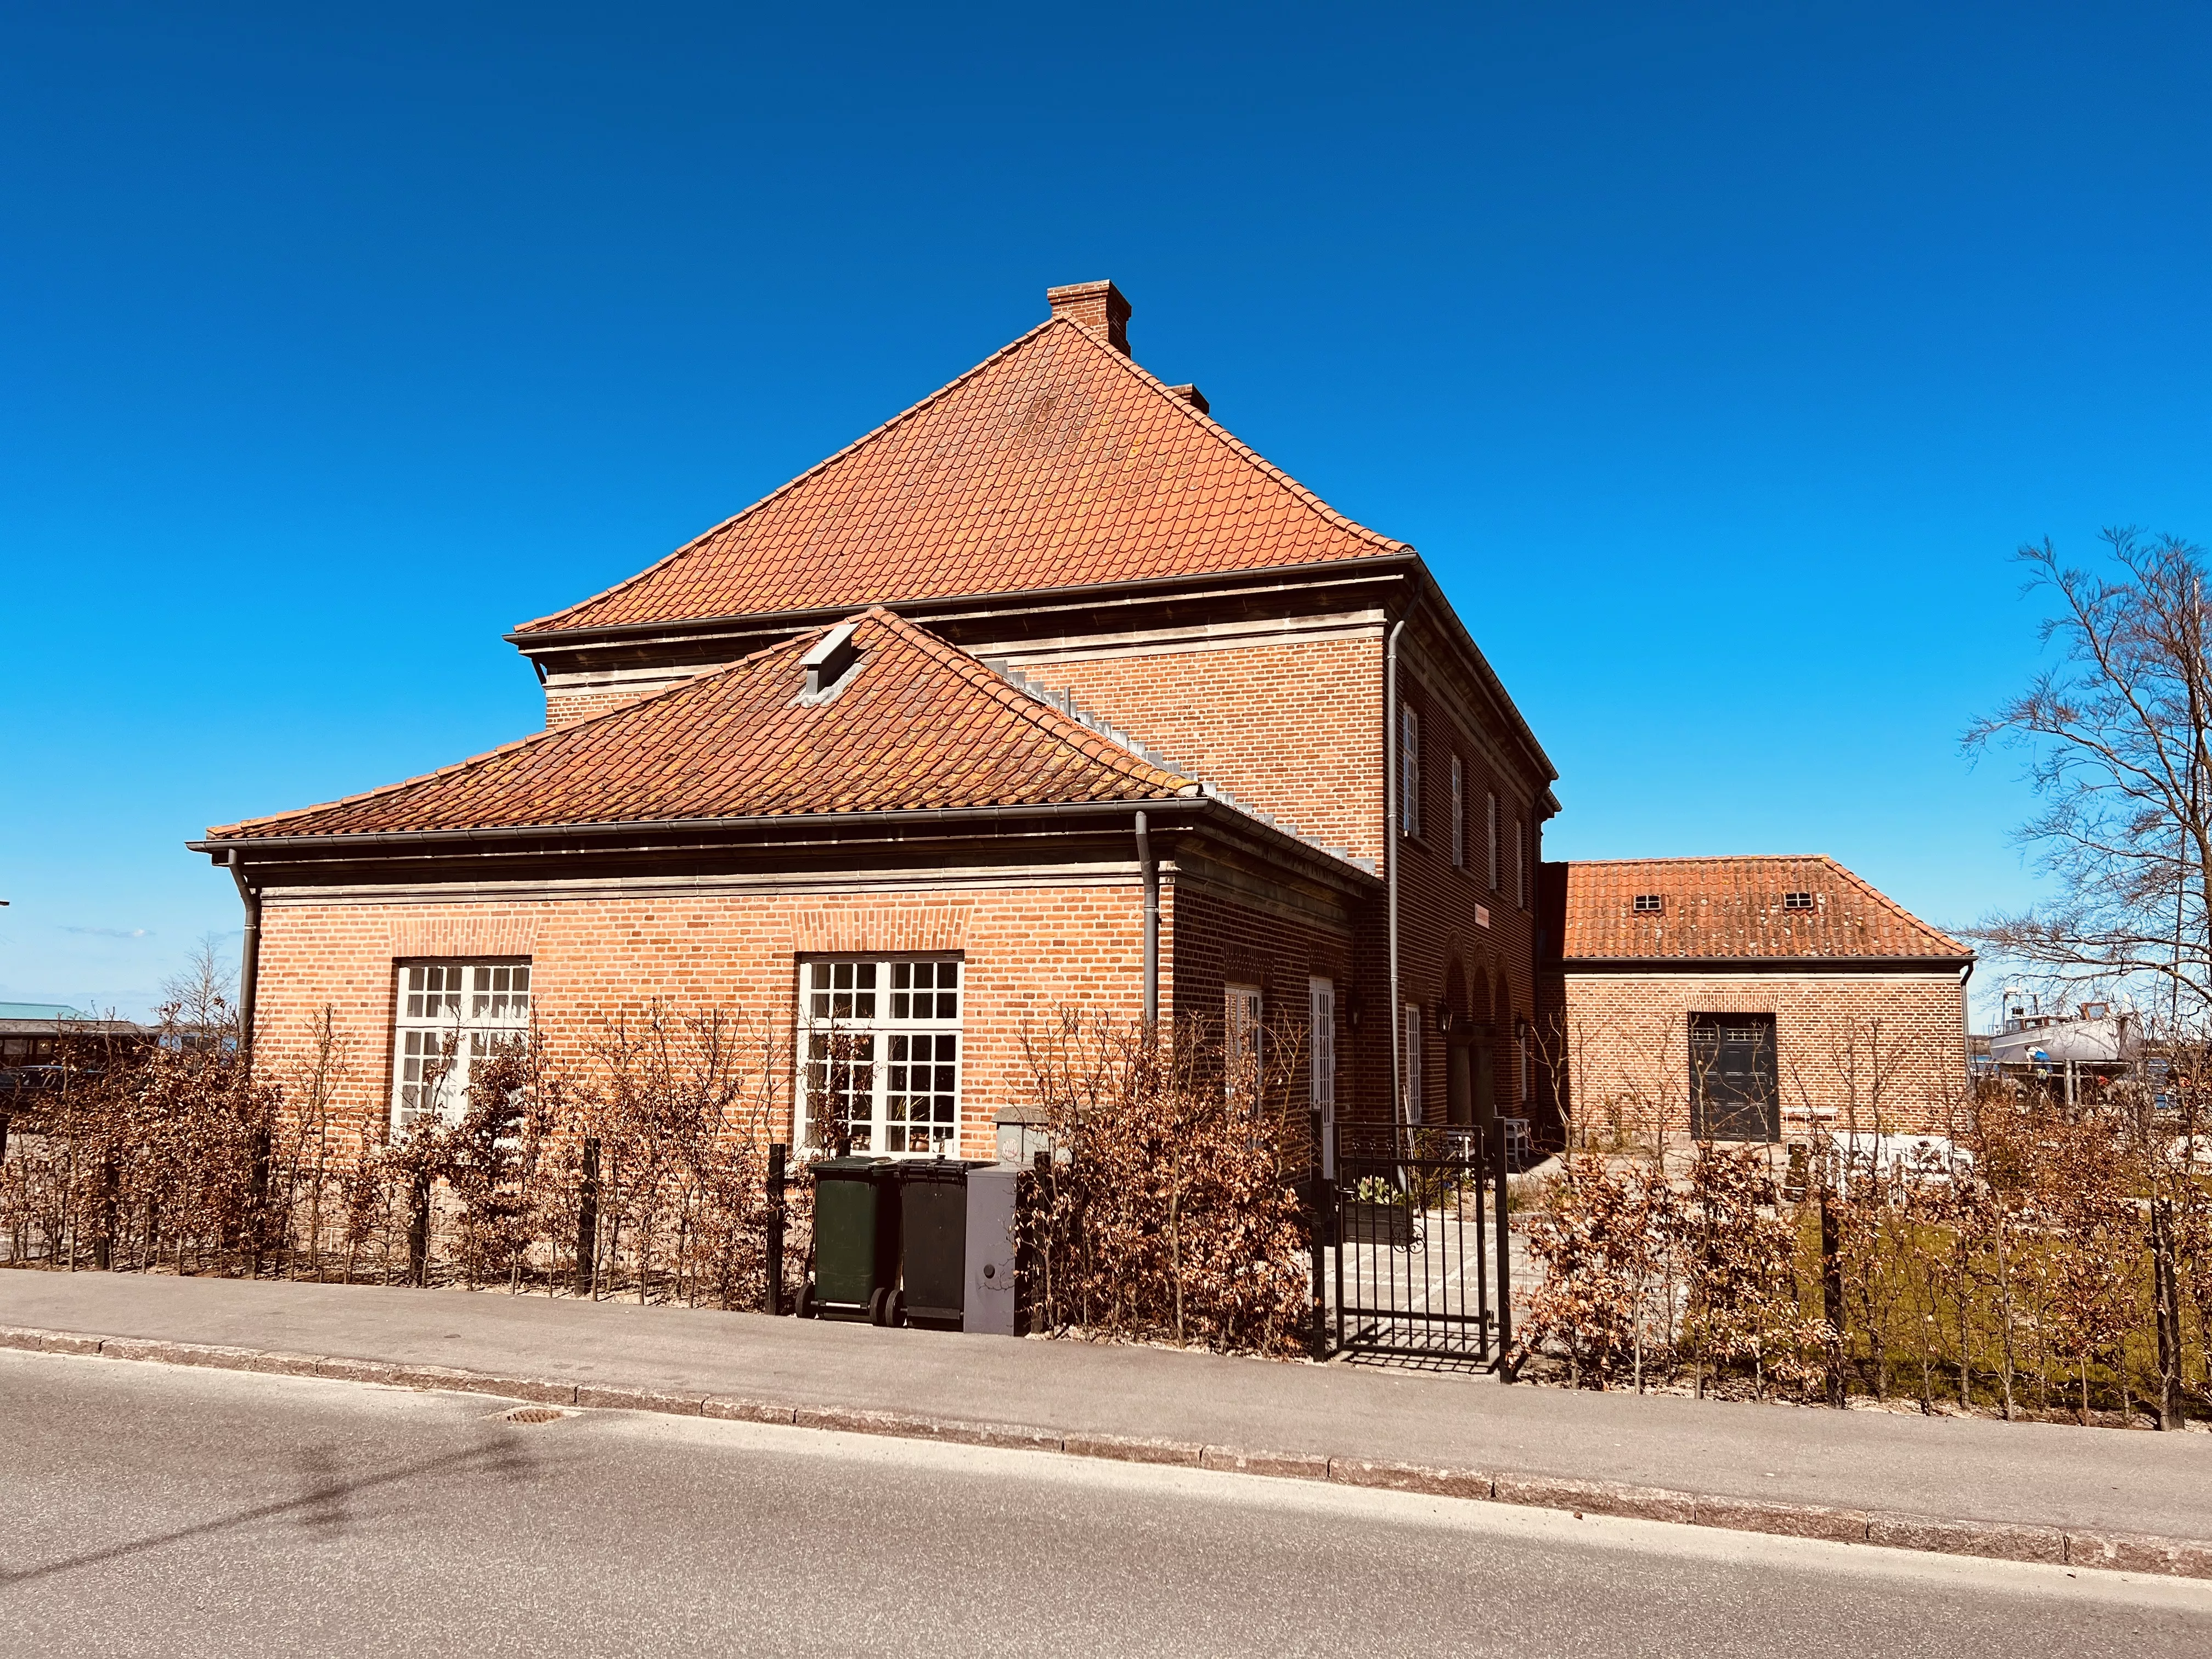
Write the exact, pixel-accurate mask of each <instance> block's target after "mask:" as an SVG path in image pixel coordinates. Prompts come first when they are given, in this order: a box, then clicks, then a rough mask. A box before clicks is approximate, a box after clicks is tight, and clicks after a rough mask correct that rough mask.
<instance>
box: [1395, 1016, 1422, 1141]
mask: <svg viewBox="0 0 2212 1659" xmlns="http://www.w3.org/2000/svg"><path fill="white" fill-rule="evenodd" d="M1405 1023H1406V1049H1405V1054H1404V1055H1403V1056H1402V1057H1401V1060H1400V1062H1399V1063H1400V1064H1401V1066H1403V1067H1404V1069H1405V1073H1406V1075H1405V1079H1404V1082H1405V1087H1406V1099H1405V1103H1404V1110H1405V1114H1406V1121H1407V1123H1408V1124H1417V1123H1419V1121H1421V1005H1420V1004H1419V1003H1418V1002H1409V1003H1407V1005H1406V1022H1405Z"/></svg>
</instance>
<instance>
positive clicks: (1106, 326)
mask: <svg viewBox="0 0 2212 1659" xmlns="http://www.w3.org/2000/svg"><path fill="white" fill-rule="evenodd" d="M1044 297H1045V303H1046V304H1048V305H1049V306H1050V307H1052V314H1053V315H1054V316H1055V317H1065V318H1066V319H1067V320H1068V321H1069V322H1071V323H1080V324H1082V325H1083V326H1084V327H1085V328H1087V329H1089V330H1090V331H1091V332H1092V333H1093V334H1097V335H1098V336H1100V337H1103V339H1104V340H1105V342H1106V343H1107V344H1108V345H1109V346H1112V347H1113V348H1114V349H1115V350H1116V351H1118V352H1120V353H1121V355H1122V356H1124V357H1126V356H1128V355H1129V302H1128V301H1127V300H1125V299H1123V298H1122V297H1121V289H1118V288H1115V286H1114V284H1113V283H1068V284H1067V285H1066V287H1064V288H1048V289H1045V291H1044Z"/></svg>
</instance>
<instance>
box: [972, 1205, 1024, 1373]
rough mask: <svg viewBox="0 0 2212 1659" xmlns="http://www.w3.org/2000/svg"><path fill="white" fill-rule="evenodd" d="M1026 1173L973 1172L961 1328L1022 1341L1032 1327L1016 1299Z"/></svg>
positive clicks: (985, 1334)
mask: <svg viewBox="0 0 2212 1659" xmlns="http://www.w3.org/2000/svg"><path fill="white" fill-rule="evenodd" d="M1021 1178H1022V1171H1021V1170H1018V1169H1010V1168H1008V1167H1007V1166H1006V1165H1005V1164H996V1165H994V1166H992V1167H989V1168H987V1169H978V1170H969V1171H968V1251H967V1255H968V1283H967V1286H966V1291H967V1294H966V1296H965V1297H964V1298H963V1305H962V1308H961V1313H960V1328H961V1329H962V1330H963V1331H972V1332H975V1333H978V1334H981V1335H984V1336H1020V1335H1022V1334H1024V1328H1025V1326H1026V1324H1027V1322H1026V1320H1025V1319H1024V1317H1023V1313H1024V1310H1023V1309H1022V1308H1021V1307H1020V1306H1019V1305H1018V1303H1017V1301H1016V1299H1015V1295H1014V1261H1015V1255H1016V1251H1015V1248H1014V1198H1015V1194H1016V1191H1017V1188H1018V1184H1019V1182H1020V1181H1021Z"/></svg>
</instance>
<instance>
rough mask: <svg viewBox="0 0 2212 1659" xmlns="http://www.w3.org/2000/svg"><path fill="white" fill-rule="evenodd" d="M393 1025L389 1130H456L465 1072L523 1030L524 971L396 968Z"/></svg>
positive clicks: (519, 965) (526, 1004)
mask: <svg viewBox="0 0 2212 1659" xmlns="http://www.w3.org/2000/svg"><path fill="white" fill-rule="evenodd" d="M393 1025H394V1030H393V1034H392V1046H393V1051H394V1052H393V1054H392V1127H395V1128H399V1129H404V1128H406V1127H409V1126H410V1124H413V1123H416V1122H418V1121H422V1120H423V1119H425V1118H431V1117H435V1118H438V1119H441V1120H443V1121H446V1122H447V1123H456V1122H459V1121H460V1117H461V1114H462V1113H463V1112H464V1111H465V1110H466V1109H467V1108H468V1091H469V1068H470V1066H471V1064H472V1063H473V1062H475V1061H477V1060H483V1059H484V1058H485V1057H486V1056H488V1055H489V1054H490V1053H491V1052H492V1050H493V1048H495V1046H496V1045H497V1044H499V1043H501V1042H513V1041H515V1040H517V1039H519V1038H520V1037H521V1036H524V1035H525V1034H526V1032H527V1031H528V1030H529V1029H530V964H529V963H526V962H513V961H508V962H406V963H400V964H399V1006H398V1018H397V1019H396V1020H395V1021H394V1022H393Z"/></svg>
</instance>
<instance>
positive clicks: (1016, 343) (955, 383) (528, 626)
mask: <svg viewBox="0 0 2212 1659" xmlns="http://www.w3.org/2000/svg"><path fill="white" fill-rule="evenodd" d="M1065 321H1066V319H1065V318H1060V317H1048V318H1046V319H1044V321H1042V322H1041V323H1039V324H1038V325H1036V327H1035V328H1033V329H1030V330H1029V331H1027V332H1026V333H1024V334H1021V335H1018V336H1017V337H1015V338H1013V339H1011V340H1009V341H1007V342H1006V344H1004V345H1002V346H1000V348H999V349H997V350H996V351H994V352H993V353H992V354H991V355H990V356H987V357H986V358H984V359H983V360H982V361H981V362H978V363H976V364H975V365H974V366H973V367H971V368H968V369H965V370H963V372H962V373H960V374H956V375H954V376H953V377H952V378H951V380H947V381H946V382H945V384H944V385H943V386H939V387H938V388H937V390H936V391H934V392H931V393H929V395H928V396H927V397H925V398H917V399H916V400H915V402H913V403H910V404H908V405H907V406H906V407H905V408H904V409H902V410H899V412H898V413H897V414H896V415H894V416H890V419H888V420H885V421H881V422H878V423H877V424H876V425H874V426H872V427H870V428H868V429H867V430H866V432H863V433H862V434H861V435H860V436H859V437H857V438H855V439H854V440H853V441H852V442H850V443H848V444H847V445H846V446H845V447H843V448H842V449H840V450H837V451H835V452H834V453H830V454H828V455H824V456H823V458H822V459H820V460H818V461H817V462H815V463H814V465H811V466H810V467H808V468H807V469H806V470H805V471H804V472H801V473H799V474H797V475H796V476H794V477H789V478H787V479H785V480H784V481H783V482H782V483H780V484H778V485H777V486H776V487H775V489H771V490H769V492H768V494H767V495H763V496H761V497H759V498H758V499H757V500H756V501H751V502H750V503H748V504H747V505H746V506H744V507H739V508H738V510H737V511H736V512H734V513H731V514H730V516H729V517H728V518H726V519H724V520H722V521H721V522H720V524H715V525H709V526H708V527H707V528H706V529H704V530H702V531H701V532H699V533H698V534H697V535H696V536H694V537H692V538H691V539H690V540H689V541H687V542H685V543H684V544H683V545H682V546H680V547H678V548H676V549H674V550H671V551H670V552H667V553H665V554H663V555H662V556H660V557H659V558H657V559H655V560H654V561H653V562H652V563H651V564H649V565H647V566H646V568H644V569H642V570H641V571H639V572H637V573H636V574H635V575H629V576H625V577H623V580H620V581H618V582H617V583H615V584H614V585H613V586H611V587H603V588H601V589H600V590H599V592H596V593H591V594H586V596H585V597H584V598H582V599H578V600H577V601H576V602H575V603H574V605H562V607H561V609H559V610H558V611H547V612H546V613H545V614H544V616H542V617H532V618H531V620H530V621H528V622H526V623H516V624H515V626H514V628H513V630H512V631H513V632H514V633H517V634H526V633H529V632H530V631H531V630H532V629H543V628H544V624H546V623H550V622H551V621H553V620H554V619H555V618H556V617H565V616H567V615H568V613H569V612H570V611H581V610H582V609H583V608H584V607H585V606H586V605H595V604H597V603H598V602H599V600H601V599H611V598H612V597H613V596H614V595H615V594H617V593H619V592H622V591H623V589H624V588H628V587H634V586H636V585H637V584H638V583H640V582H641V581H643V580H645V579H646V578H647V577H648V576H650V575H651V574H653V572H654V571H656V570H659V569H660V568H662V567H663V566H665V565H666V564H669V563H671V562H673V561H674V560H677V559H680V558H682V557H683V556H684V555H685V554H686V553H689V552H690V550H692V549H693V548H695V547H696V546H698V545H699V544H700V543H702V542H703V541H705V540H706V539H707V538H708V537H710V536H714V535H717V534H719V533H720V532H722V531H725V530H727V529H728V528H729V527H730V526H732V525H733V524H735V523H737V521H738V520H740V519H742V518H744V517H745V516H746V515H747V514H749V513H756V512H757V511H759V510H760V509H761V508H762V507H766V506H767V505H768V504H769V502H770V501H775V499H776V498H777V497H778V496H780V495H789V494H790V493H791V492H792V491H793V490H794V489H798V488H799V486H800V485H801V484H803V483H805V482H806V481H807V480H808V479H809V478H811V477H814V476H815V475H816V474H817V473H818V472H821V471H823V470H824V469H826V468H829V467H831V466H835V465H836V464H837V463H838V462H839V461H842V460H843V459H845V457H847V456H848V455H850V454H852V453H854V451H856V450H859V449H861V448H864V447H866V446H867V445H869V444H871V443H872V442H874V441H876V440H877V439H878V438H880V437H882V436H883V435H884V434H885V433H887V432H889V431H890V429H891V428H893V427H895V426H897V425H898V424H899V423H900V422H902V421H905V420H908V418H910V417H911V416H915V415H919V414H920V413H921V411H922V410H925V409H927V408H928V407H929V406H930V404H933V403H935V402H937V401H938V400H939V398H949V397H951V395H952V394H953V393H954V392H957V391H958V390H959V389H960V388H961V387H962V386H965V385H966V384H967V383H968V382H969V381H970V380H974V379H975V377H976V376H977V375H978V374H981V373H982V372H983V371H984V370H985V369H987V368H990V367H991V365H992V364H994V363H995V362H998V361H999V360H1000V358H1002V357H1006V356H1011V355H1012V353H1014V352H1016V351H1018V350H1020V349H1022V347H1024V345H1026V344H1028V343H1029V342H1030V340H1032V339H1034V338H1035V337H1036V336H1037V335H1039V334H1042V332H1044V331H1045V330H1047V329H1048V328H1050V327H1051V326H1052V325H1054V323H1058V322H1065ZM1068 326H1069V327H1071V328H1076V329H1080V328H1081V325H1080V324H1076V323H1070V324H1068ZM1115 355H1116V356H1118V355H1119V354H1118V353H1116V354H1115Z"/></svg>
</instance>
